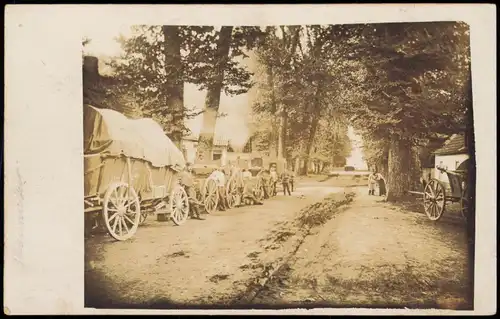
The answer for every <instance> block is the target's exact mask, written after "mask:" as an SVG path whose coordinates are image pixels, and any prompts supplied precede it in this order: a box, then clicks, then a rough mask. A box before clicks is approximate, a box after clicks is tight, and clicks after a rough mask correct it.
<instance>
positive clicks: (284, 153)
mask: <svg viewBox="0 0 500 319" xmlns="http://www.w3.org/2000/svg"><path fill="white" fill-rule="evenodd" d="M281 121H282V124H281V152H282V154H281V155H282V156H283V158H287V157H288V154H287V151H286V132H287V127H288V114H287V113H286V105H283V110H282V111H281Z"/></svg>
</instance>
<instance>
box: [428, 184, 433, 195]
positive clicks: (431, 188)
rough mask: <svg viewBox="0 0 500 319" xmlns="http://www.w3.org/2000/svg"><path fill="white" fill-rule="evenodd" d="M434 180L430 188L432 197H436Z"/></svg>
mask: <svg viewBox="0 0 500 319" xmlns="http://www.w3.org/2000/svg"><path fill="white" fill-rule="evenodd" d="M433 187H434V182H432V183H431V184H430V185H429V190H430V191H431V197H434V188H433Z"/></svg>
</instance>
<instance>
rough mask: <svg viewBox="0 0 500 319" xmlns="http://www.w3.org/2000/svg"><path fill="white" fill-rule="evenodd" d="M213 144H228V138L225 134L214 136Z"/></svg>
mask: <svg viewBox="0 0 500 319" xmlns="http://www.w3.org/2000/svg"><path fill="white" fill-rule="evenodd" d="M214 145H215V146H228V145H229V139H228V138H227V137H225V136H214Z"/></svg>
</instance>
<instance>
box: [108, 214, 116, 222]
mask: <svg viewBox="0 0 500 319" xmlns="http://www.w3.org/2000/svg"><path fill="white" fill-rule="evenodd" d="M116 216H118V212H116V213H114V214H113V215H111V217H110V218H109V219H108V220H109V222H111V221H112V220H113V219H115V218H116Z"/></svg>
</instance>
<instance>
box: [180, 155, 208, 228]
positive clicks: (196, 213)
mask: <svg viewBox="0 0 500 319" xmlns="http://www.w3.org/2000/svg"><path fill="white" fill-rule="evenodd" d="M179 179H180V180H179V182H180V184H181V185H182V187H184V190H185V191H186V193H187V195H188V201H189V213H190V215H191V217H194V218H197V219H200V220H204V218H203V217H201V214H200V210H199V207H198V206H199V205H203V204H201V203H200V202H198V200H197V199H196V188H195V183H194V177H193V167H192V164H191V163H187V164H186V168H185V169H184V171H182V172H181V173H180V174H179Z"/></svg>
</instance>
